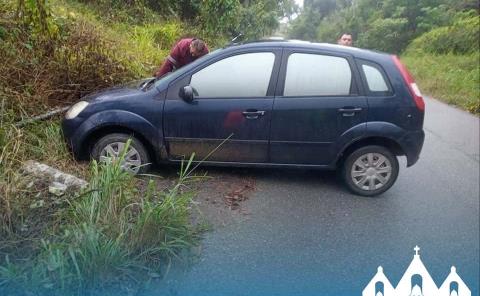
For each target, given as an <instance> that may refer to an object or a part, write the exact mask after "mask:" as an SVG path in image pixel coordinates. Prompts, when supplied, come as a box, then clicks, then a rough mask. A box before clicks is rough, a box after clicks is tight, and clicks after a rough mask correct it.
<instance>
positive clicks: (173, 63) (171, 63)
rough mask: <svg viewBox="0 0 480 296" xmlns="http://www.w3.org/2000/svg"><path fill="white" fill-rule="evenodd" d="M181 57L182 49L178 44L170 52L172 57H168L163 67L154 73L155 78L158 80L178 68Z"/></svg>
mask: <svg viewBox="0 0 480 296" xmlns="http://www.w3.org/2000/svg"><path fill="white" fill-rule="evenodd" d="M179 56H180V47H179V46H178V43H177V44H176V45H175V47H174V48H173V49H172V51H171V52H170V55H169V56H167V58H166V59H165V61H164V62H163V64H162V66H161V67H160V68H159V69H158V70H157V71H156V72H155V73H154V76H155V77H157V78H160V77H162V76H163V75H165V74H167V73H168V72H172V71H173V69H174V68H177V67H178V62H177V61H178V57H179Z"/></svg>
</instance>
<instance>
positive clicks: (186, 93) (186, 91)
mask: <svg viewBox="0 0 480 296" xmlns="http://www.w3.org/2000/svg"><path fill="white" fill-rule="evenodd" d="M194 93H195V90H194V88H193V87H192V86H190V85H187V86H184V87H182V88H181V89H180V93H179V95H180V97H181V98H182V99H183V100H184V101H185V102H187V103H191V102H193V96H194Z"/></svg>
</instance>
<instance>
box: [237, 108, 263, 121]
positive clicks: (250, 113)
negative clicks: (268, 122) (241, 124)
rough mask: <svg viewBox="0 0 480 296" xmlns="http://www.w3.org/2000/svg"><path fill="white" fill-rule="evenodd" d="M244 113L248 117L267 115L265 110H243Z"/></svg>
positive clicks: (255, 117)
mask: <svg viewBox="0 0 480 296" xmlns="http://www.w3.org/2000/svg"><path fill="white" fill-rule="evenodd" d="M242 114H243V116H245V118H246V119H257V118H258V117H260V116H263V115H265V111H258V110H247V111H243V112H242Z"/></svg>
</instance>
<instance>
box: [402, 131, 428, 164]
mask: <svg viewBox="0 0 480 296" xmlns="http://www.w3.org/2000/svg"><path fill="white" fill-rule="evenodd" d="M424 140H425V133H424V131H423V130H420V131H414V132H408V133H407V134H405V135H404V136H403V137H402V138H400V140H399V142H400V145H401V146H402V148H403V150H404V152H405V155H406V156H407V167H410V166H412V165H414V164H415V163H416V162H417V161H418V159H419V158H420V152H421V151H422V147H423V142H424Z"/></svg>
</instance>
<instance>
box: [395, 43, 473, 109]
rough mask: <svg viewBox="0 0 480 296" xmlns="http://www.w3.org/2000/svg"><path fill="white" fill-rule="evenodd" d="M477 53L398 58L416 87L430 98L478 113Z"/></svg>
mask: <svg viewBox="0 0 480 296" xmlns="http://www.w3.org/2000/svg"><path fill="white" fill-rule="evenodd" d="M479 59H480V56H479V54H478V52H477V53H474V54H469V55H454V54H442V55H433V54H422V55H418V54H416V55H405V56H403V57H402V61H403V62H405V64H406V65H407V67H408V69H409V70H410V71H411V72H412V74H413V76H414V77H415V79H416V80H417V83H418V85H419V87H420V90H421V91H422V93H424V94H428V95H429V96H432V97H434V98H439V99H441V100H443V101H445V102H447V103H449V104H452V105H456V106H458V107H460V108H462V109H465V110H468V111H470V112H472V113H474V114H480V87H479V85H480V71H479V68H478V61H479Z"/></svg>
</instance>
